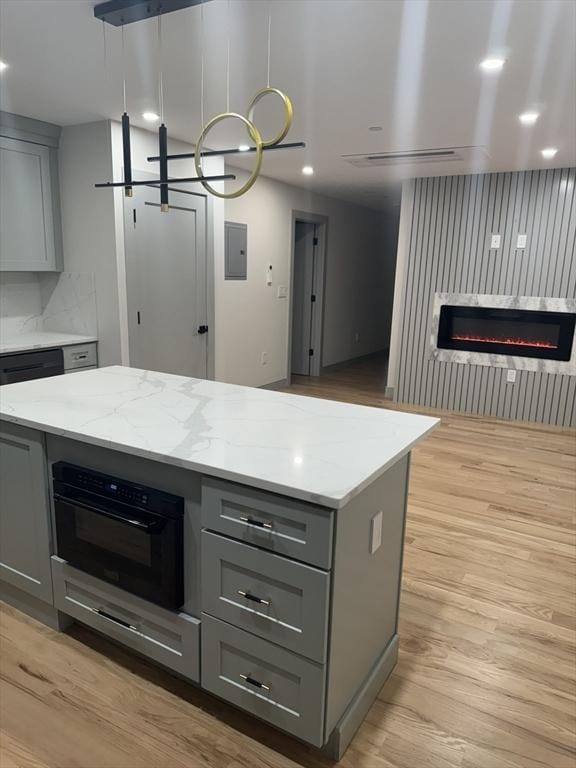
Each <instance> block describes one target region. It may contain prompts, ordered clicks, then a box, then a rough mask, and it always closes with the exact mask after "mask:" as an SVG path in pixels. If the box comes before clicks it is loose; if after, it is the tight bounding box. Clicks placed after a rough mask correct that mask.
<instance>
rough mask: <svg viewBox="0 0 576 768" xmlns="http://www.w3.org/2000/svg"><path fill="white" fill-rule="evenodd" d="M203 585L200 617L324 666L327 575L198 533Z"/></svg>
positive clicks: (326, 624)
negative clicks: (208, 617)
mask: <svg viewBox="0 0 576 768" xmlns="http://www.w3.org/2000/svg"><path fill="white" fill-rule="evenodd" d="M202 584H203V595H202V610H203V611H206V612H207V613H211V614H212V615H213V616H217V617H218V618H221V619H225V620H226V621H229V622H231V623H232V624H236V625H237V626H239V627H242V628H243V629H247V630H248V631H250V632H253V633H254V634H255V635H260V637H263V638H265V639H267V640H271V641H273V642H275V643H278V644H279V645H282V646H284V647H285V648H289V649H290V650H292V651H296V652H297V653H301V654H302V655H303V656H308V657H309V658H311V659H314V660H315V661H321V662H322V661H324V660H325V658H326V635H327V631H328V604H329V586H330V575H329V574H328V573H325V572H324V571H320V570H318V569H317V568H312V567H311V566H309V565H304V564H303V563H296V562H294V561H293V560H288V559H287V558H285V557H279V556H278V555H274V554H271V553H270V552H263V551H262V550H259V549H256V548H255V547H249V546H246V545H245V544H241V543H240V542H238V541H232V540H231V539H227V538H224V537H223V536H218V535H216V534H214V533H209V532H208V531H202Z"/></svg>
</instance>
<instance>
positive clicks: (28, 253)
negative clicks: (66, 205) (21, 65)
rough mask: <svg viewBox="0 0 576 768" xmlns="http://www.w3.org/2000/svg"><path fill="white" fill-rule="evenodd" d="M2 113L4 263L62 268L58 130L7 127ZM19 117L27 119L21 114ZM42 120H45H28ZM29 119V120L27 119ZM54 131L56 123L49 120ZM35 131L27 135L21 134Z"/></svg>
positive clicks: (0, 259) (0, 257) (4, 266)
mask: <svg viewBox="0 0 576 768" xmlns="http://www.w3.org/2000/svg"><path fill="white" fill-rule="evenodd" d="M6 117H7V116H6V113H0V190H1V193H0V269H1V270H4V271H37V272H42V271H44V272H45V271H59V270H61V269H62V236H61V223H60V204H59V190H58V166H57V141H58V139H57V136H58V133H56V135H55V136H54V135H52V136H46V137H43V136H42V135H40V134H38V135H36V134H30V133H29V132H28V131H19V130H18V129H17V126H18V121H15V118H16V116H14V115H10V116H8V117H11V118H12V122H11V127H10V128H9V129H8V128H6V125H5V123H6ZM20 120H22V121H23V119H22V118H21V119H20ZM28 123H33V124H35V125H38V126H41V127H40V128H39V129H38V130H42V126H45V125H46V124H43V123H37V122H36V121H25V124H26V126H27V127H30V126H28ZM23 124H24V121H23ZM49 128H50V129H52V130H51V131H50V133H52V134H54V129H56V130H57V131H58V132H59V129H57V128H56V126H49ZM30 136H31V137H32V138H33V140H26V139H24V138H20V137H30Z"/></svg>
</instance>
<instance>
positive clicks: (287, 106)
mask: <svg viewBox="0 0 576 768" xmlns="http://www.w3.org/2000/svg"><path fill="white" fill-rule="evenodd" d="M269 93H275V94H276V96H280V98H281V99H282V102H283V103H284V113H285V119H284V126H283V127H282V130H281V131H280V133H279V134H278V135H277V136H275V137H274V138H273V139H269V140H268V141H262V146H263V147H273V146H274V145H275V144H279V143H280V142H281V141H282V139H283V138H284V137H285V136H286V134H287V133H288V131H289V130H290V126H291V125H292V118H293V117H294V109H293V107H292V102H291V101H290V98H289V97H288V96H286V94H285V93H282V91H280V90H279V89H278V88H270V87H268V88H262V90H260V91H258V93H257V94H256V96H254V98H253V99H252V101H251V102H250V106H249V107H248V120H250V122H251V123H254V108H255V107H256V104H258V102H259V101H260V99H263V98H264V96H266V95H267V94H269Z"/></svg>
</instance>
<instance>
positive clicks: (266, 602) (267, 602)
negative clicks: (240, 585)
mask: <svg viewBox="0 0 576 768" xmlns="http://www.w3.org/2000/svg"><path fill="white" fill-rule="evenodd" d="M237 592H238V594H239V595H242V597H245V598H246V600H251V601H252V602H253V603H259V604H260V605H270V600H264V599H263V598H261V597H256V595H251V594H250V592H244V591H243V590H241V589H238V590H237Z"/></svg>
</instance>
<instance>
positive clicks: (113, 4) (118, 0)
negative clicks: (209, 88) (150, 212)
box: [94, 0, 306, 213]
mask: <svg viewBox="0 0 576 768" xmlns="http://www.w3.org/2000/svg"><path fill="white" fill-rule="evenodd" d="M204 2H205V0H162V2H158V3H155V2H152V3H151V2H150V0H107V2H104V3H101V4H100V5H97V6H95V8H94V15H95V16H96V18H98V19H101V20H102V21H103V22H107V23H110V24H113V25H114V26H121V27H122V69H123V73H122V92H123V106H124V111H123V114H122V121H121V122H122V154H123V159H124V180H123V181H121V182H113V181H108V182H103V183H99V184H95V186H96V187H99V188H110V187H123V188H124V190H125V195H126V197H131V196H132V193H133V187H135V186H144V185H145V186H158V187H159V188H160V210H161V211H162V212H164V213H165V212H167V211H168V210H169V202H168V185H169V184H183V183H200V184H202V186H203V187H204V188H205V189H206V191H207V192H209V193H210V194H212V195H214V196H215V197H220V198H224V199H229V198H235V197H239V196H240V195H243V194H244V193H245V192H247V191H248V190H249V189H250V188H251V187H252V186H253V184H254V183H255V181H256V179H257V178H258V175H259V174H260V170H261V167H262V155H263V152H264V151H269V150H276V149H278V150H280V149H296V148H298V149H300V148H304V147H305V146H306V145H305V143H304V142H291V143H288V142H287V143H284V144H282V143H281V142H282V140H283V139H284V138H285V137H286V136H287V134H288V131H289V130H290V127H291V125H292V120H293V115H294V111H293V107H292V102H291V100H290V98H289V97H288V96H287V95H286V94H285V93H283V92H282V91H281V90H280V89H278V88H273V87H272V86H271V85H270V58H271V27H272V16H271V11H270V8H271V4H270V0H269V3H268V41H267V42H268V44H267V62H266V64H267V81H266V87H265V88H262V89H261V90H259V91H258V92H257V93H256V95H255V96H254V98H253V99H252V101H251V102H250V104H249V106H248V110H247V112H246V115H242V114H240V113H239V112H231V111H230V0H228V22H227V28H228V29H227V53H226V112H223V113H221V114H219V115H216V116H215V117H213V118H211V119H210V120H209V121H208V122H207V123H204V74H205V61H204V53H205V51H204ZM198 4H201V23H202V57H201V58H202V61H201V94H200V112H201V125H202V127H201V130H200V136H199V138H198V140H197V142H196V144H195V148H194V152H186V153H180V154H174V155H169V154H168V134H167V129H166V125H165V122H164V78H163V67H162V63H163V62H162V16H163V15H164V14H166V13H170V12H172V11H175V10H181V9H182V8H185V7H190V6H193V5H198ZM154 16H157V17H158V101H159V109H160V121H161V124H160V127H159V129H158V152H159V154H158V155H156V156H153V157H148V161H149V162H158V163H159V176H160V178H159V179H157V180H153V181H150V180H145V181H144V180H142V181H135V180H134V179H133V178H132V156H131V147H130V118H129V116H128V111H127V106H126V61H125V40H124V26H125V25H127V24H130V23H132V22H135V21H140V20H142V19H145V18H152V17H154ZM269 94H270V95H275V96H277V97H279V98H280V99H281V101H282V103H283V107H284V124H283V126H282V128H281V129H280V131H279V132H278V133H277V134H276V135H275V136H274V137H273V138H271V139H267V140H264V139H263V138H262V136H261V134H260V131H259V130H258V128H257V127H256V125H255V122H254V111H255V108H256V106H257V104H258V103H259V102H260V100H261V99H263V98H264V97H265V96H267V95H269ZM224 120H236V121H239V122H240V123H242V124H243V125H244V126H245V128H246V130H247V132H248V135H249V137H250V139H251V141H252V144H253V146H247V145H241V146H240V147H235V148H229V149H223V150H210V149H204V142H205V140H206V136H207V135H208V134H209V132H210V130H211V129H212V128H213V127H214V126H215V125H217V124H218V123H221V122H223V121H224ZM238 153H250V154H255V155H256V159H255V163H254V168H253V170H252V172H251V173H250V176H249V177H248V179H247V181H246V182H245V183H244V184H243V185H242V186H241V187H240V189H237V190H235V191H233V192H228V193H226V192H220V191H219V190H216V189H215V188H214V187H213V186H212V185H211V184H210V182H214V181H228V180H234V179H235V178H236V176H235V175H234V174H226V173H224V174H219V175H214V176H205V175H204V172H203V168H202V158H204V157H215V156H223V155H232V154H238ZM186 158H193V159H194V165H195V168H196V173H197V174H198V175H197V176H194V177H188V178H169V176H168V163H169V161H170V160H181V159H186Z"/></svg>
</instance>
